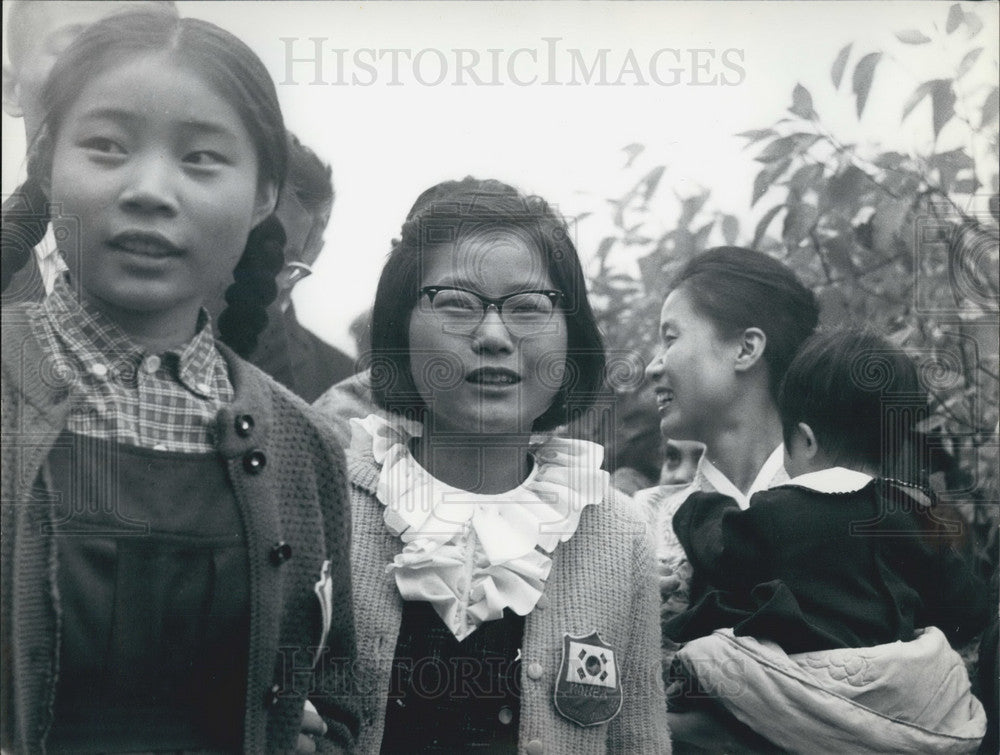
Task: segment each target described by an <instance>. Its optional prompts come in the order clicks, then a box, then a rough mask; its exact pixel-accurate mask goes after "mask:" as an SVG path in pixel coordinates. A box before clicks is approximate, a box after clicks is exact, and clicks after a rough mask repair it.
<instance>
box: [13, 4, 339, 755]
mask: <svg viewBox="0 0 1000 755" xmlns="http://www.w3.org/2000/svg"><path fill="white" fill-rule="evenodd" d="M43 103H44V107H45V118H44V121H43V125H42V127H41V131H40V134H39V137H38V140H37V142H36V144H35V145H34V147H35V152H34V157H33V159H32V160H31V161H30V164H29V172H30V176H31V178H32V180H34V181H35V182H36V185H37V186H38V187H39V188H40V190H42V191H43V193H44V197H45V200H46V205H47V206H52V207H56V208H59V212H58V214H57V216H56V217H53V218H52V225H53V227H54V230H55V235H56V239H57V240H59V242H60V245H61V249H60V251H61V253H62V254H63V256H64V257H65V259H66V260H67V262H68V265H69V273H68V274H67V275H66V276H64V277H62V278H61V279H59V280H58V281H57V283H56V285H55V288H54V290H53V291H52V293H51V294H50V295H49V296H48V297H47V298H46V299H45V301H44V302H41V303H36V304H23V305H17V306H15V307H12V308H10V309H9V310H6V311H5V315H4V322H3V335H4V338H3V363H2V366H3V372H2V394H3V407H4V411H3V445H2V451H3V459H2V461H3V467H2V470H3V472H2V496H3V497H2V500H3V509H2V517H3V519H2V550H0V556H2V564H0V566H2V584H0V586H2V591H0V596H2V606H0V607H2V615H0V632H2V637H0V641H2V647H3V653H4V655H3V664H2V687H0V689H2V696H3V697H2V703H3V704H2V730H0V731H2V744H3V748H4V750H5V751H10V752H25V753H29V752H42V751H49V752H141V751H199V752H202V751H204V752H289V751H292V750H295V749H298V750H300V751H310V752H311V751H316V750H319V751H338V750H339V749H341V748H350V746H351V745H352V743H353V739H354V736H355V734H356V730H357V718H356V716H355V714H354V712H353V706H352V704H351V699H350V696H349V694H347V693H346V690H345V689H344V683H345V681H346V678H347V676H346V668H348V667H349V665H350V663H351V661H352V656H353V647H354V640H353V621H352V611H351V599H350V583H349V579H348V543H349V518H348V512H347V511H346V502H345V499H344V467H343V456H342V453H341V452H340V451H339V449H338V447H337V445H336V443H335V441H334V440H333V438H332V436H331V435H330V434H329V432H328V431H326V430H325V429H323V428H324V425H323V424H322V423H321V422H317V421H315V418H314V415H312V414H311V411H310V410H309V409H308V407H307V406H306V405H305V404H304V403H302V402H301V401H300V400H299V399H298V398H296V397H295V396H293V395H292V394H291V393H290V392H288V391H287V390H286V389H284V388H282V387H281V386H279V385H278V384H277V383H275V382H274V381H273V380H271V379H270V378H269V377H267V376H266V375H264V374H263V373H261V372H260V371H258V370H256V369H255V368H253V367H251V366H250V365H248V364H247V363H246V362H244V361H243V360H242V359H241V358H240V357H239V356H238V355H237V354H236V353H234V351H233V350H232V349H230V348H229V347H227V346H226V345H225V344H222V343H216V342H215V340H214V338H213V336H212V329H211V323H210V318H209V316H208V315H207V314H206V312H205V311H204V309H203V302H204V301H205V300H206V299H208V298H209V297H210V296H211V295H212V293H213V292H214V291H217V290H218V289H219V288H221V287H222V286H223V285H225V282H226V281H227V280H230V279H231V276H232V277H234V278H235V280H234V282H233V283H232V285H231V286H230V288H229V292H228V295H227V300H228V301H229V305H230V307H231V308H232V310H234V311H237V310H238V311H239V315H238V316H237V317H234V318H232V321H231V322H230V324H229V325H228V326H227V325H226V324H225V323H224V327H223V332H224V340H228V341H229V342H230V343H231V344H233V346H234V347H235V348H236V349H238V350H240V351H246V350H248V349H250V348H252V342H253V338H254V336H255V333H256V332H257V331H258V330H259V328H260V327H261V325H262V324H263V320H262V317H261V316H258V315H257V314H255V313H256V312H261V313H262V311H263V307H264V306H266V304H267V302H268V301H269V299H273V297H274V294H275V286H274V275H275V274H276V273H277V271H278V270H279V269H280V267H281V245H282V243H283V241H284V238H283V234H282V232H281V229H280V226H279V225H278V224H277V222H276V221H274V219H273V217H272V212H273V210H274V205H275V201H276V197H277V196H278V192H279V190H280V187H281V185H282V182H283V180H284V175H285V170H286V163H287V152H286V136H285V128H284V124H283V121H282V117H281V111H280V108H279V106H278V101H277V96H276V92H275V88H274V84H273V82H272V81H271V79H270V77H269V75H268V73H267V70H266V69H265V67H264V66H263V64H262V63H261V61H260V60H259V59H258V58H257V56H256V55H255V54H254V53H253V52H252V51H251V50H250V49H249V48H248V47H246V45H244V44H243V43H242V42H240V41H239V40H238V39H236V38H235V37H233V36H232V35H231V34H229V33H227V32H225V31H223V30H222V29H219V28H218V27H216V26H214V25H212V24H209V23H205V22H203V21H199V20H196V19H177V18H174V17H170V16H169V15H166V14H147V13H128V14H120V15H115V16H113V17H111V18H108V19H105V20H103V21H101V22H99V23H96V24H94V25H93V26H91V27H90V28H88V29H87V30H86V31H85V32H83V33H82V34H81V35H80V36H79V37H78V38H77V39H76V40H75V41H74V42H73V44H72V45H71V46H70V47H69V48H68V49H67V50H66V51H65V52H64V53H63V55H62V56H61V57H60V59H59V61H58V63H57V64H56V67H55V69H54V70H53V73H52V75H51V76H50V77H49V80H48V84H47V85H46V89H45V91H44V95H43ZM37 222H39V221H38V218H37V217H35V218H33V217H32V216H31V214H30V213H27V212H24V213H20V214H18V213H16V212H12V213H11V214H10V215H9V216H8V215H7V214H6V213H5V216H4V226H3V229H4V236H3V243H4V257H5V261H6V260H7V259H19V258H23V257H24V254H23V253H22V252H21V251H19V250H18V249H13V250H12V251H11V253H10V254H9V255H8V244H10V245H12V246H15V247H16V245H18V244H22V243H23V244H30V243H31V235H32V234H31V233H30V232H29V231H30V228H28V226H30V224H31V223H37ZM26 228H27V229H28V230H25V229H26ZM28 248H30V246H29V247H28ZM29 504H30V505H29ZM309 701H311V702H312V703H313V705H314V706H315V707H314V708H313V707H312V706H307V702H309ZM316 711H318V713H317V712H316Z"/></svg>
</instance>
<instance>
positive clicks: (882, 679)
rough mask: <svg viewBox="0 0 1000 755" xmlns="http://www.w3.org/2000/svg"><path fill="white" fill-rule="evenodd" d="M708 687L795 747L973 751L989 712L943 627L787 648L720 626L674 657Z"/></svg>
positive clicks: (741, 715)
mask: <svg viewBox="0 0 1000 755" xmlns="http://www.w3.org/2000/svg"><path fill="white" fill-rule="evenodd" d="M674 663H675V664H679V666H680V668H681V669H683V672H684V674H685V675H687V676H689V677H690V678H692V679H695V680H697V684H698V687H699V688H700V690H701V691H702V692H703V693H705V694H707V695H711V696H712V697H714V698H716V699H717V700H718V702H719V703H720V704H721V705H722V706H723V707H724V708H725V709H726V710H728V711H729V712H730V713H732V714H733V715H734V716H735V717H736V718H737V719H739V720H740V721H743V722H744V723H747V724H750V725H751V726H752V728H753V729H754V730H755V731H756V732H757V733H759V734H760V735H762V736H763V737H765V738H766V739H768V740H770V741H771V742H773V743H774V744H775V745H777V746H779V747H781V748H782V749H785V750H788V751H791V752H809V753H826V752H829V753H842V752H857V751H859V750H863V751H866V752H886V753H889V752H892V753H898V752H935V753H968V752H975V750H976V749H977V747H978V746H979V743H980V741H981V740H982V738H983V735H984V734H985V732H986V714H985V712H984V711H983V706H982V705H981V704H980V702H979V700H977V699H976V698H975V697H974V696H973V694H972V691H971V689H970V685H969V677H968V674H967V673H966V670H965V665H964V664H963V662H962V658H961V656H959V654H958V653H956V652H955V651H954V650H953V649H952V648H951V646H950V645H949V644H948V640H947V639H946V638H945V636H944V634H943V633H942V632H941V631H940V630H938V629H936V628H935V627H928V628H927V629H923V630H920V631H919V632H918V636H917V638H916V639H914V640H913V641H911V642H893V643H889V644H886V645H877V646H874V647H866V648H839V649H835V650H823V651H816V652H810V653H797V654H793V655H788V654H786V653H785V652H784V651H783V650H782V649H781V648H780V647H779V646H778V645H777V644H775V643H773V642H769V641H762V640H757V639H754V638H753V637H737V636H735V635H734V634H733V631H732V630H731V629H719V630H716V631H715V632H713V633H712V634H710V635H708V636H707V637H701V638H698V639H696V640H692V641H690V642H688V643H687V644H686V645H684V647H683V648H682V649H681V650H679V651H678V653H677V655H676V656H675V659H674Z"/></svg>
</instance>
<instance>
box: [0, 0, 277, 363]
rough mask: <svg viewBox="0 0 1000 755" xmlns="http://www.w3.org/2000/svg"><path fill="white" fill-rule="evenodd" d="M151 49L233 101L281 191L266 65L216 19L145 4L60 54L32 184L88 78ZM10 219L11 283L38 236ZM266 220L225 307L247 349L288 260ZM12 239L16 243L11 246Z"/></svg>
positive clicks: (48, 162)
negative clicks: (152, 8)
mask: <svg viewBox="0 0 1000 755" xmlns="http://www.w3.org/2000/svg"><path fill="white" fill-rule="evenodd" d="M150 54H167V55H169V56H170V58H171V60H172V61H173V62H174V63H175V64H176V65H177V66H180V67H183V68H186V69H188V70H191V71H193V72H194V73H195V74H197V75H198V76H200V77H202V78H204V79H205V80H206V81H207V82H208V83H209V85H210V86H212V88H213V89H214V90H215V91H216V92H217V93H218V94H219V96H221V97H224V98H225V100H226V101H227V102H228V103H229V104H230V105H232V107H233V108H234V109H235V110H236V112H237V113H238V115H239V116H240V120H241V121H242V123H243V125H244V127H245V128H246V129H247V131H248V133H249V134H250V138H251V139H252V141H253V145H254V148H255V150H256V153H257V171H258V179H259V181H260V182H261V183H262V184H264V183H272V184H274V186H275V188H276V189H277V190H279V191H280V189H281V186H282V184H283V183H284V179H285V173H286V171H287V167H288V147H287V142H286V132H285V125H284V121H283V120H282V116H281V108H280V107H279V105H278V97H277V93H276V91H275V88H274V82H273V81H272V80H271V76H270V74H269V73H268V72H267V69H266V68H265V67H264V64H263V63H262V62H261V61H260V59H259V58H258V57H257V55H256V54H255V53H254V52H253V51H252V50H251V49H250V48H249V47H247V46H246V45H245V44H244V43H243V42H241V41H240V40H239V39H237V38H236V37H235V36H233V35H232V34H230V33H229V32H227V31H224V30H223V29H220V28H219V27H217V26H215V25H214V24H210V23H208V22H207V21H201V20H198V19H194V18H176V17H175V16H173V15H171V14H168V13H150V12H146V11H141V10H140V11H136V12H128V13H120V14H116V15H113V16H109V17H107V18H105V19H102V20H101V21H97V22H95V23H94V24H92V25H91V26H89V27H88V28H87V29H86V30H85V31H83V32H82V33H81V34H80V36H79V37H77V38H76V40H74V41H73V43H72V44H71V45H70V46H69V47H68V48H67V49H66V50H65V51H64V52H63V53H62V54H61V55H60V57H59V60H58V61H57V62H56V64H55V66H54V67H53V69H52V73H51V74H50V75H49V78H48V80H47V81H46V84H45V89H44V91H43V93H42V103H43V106H44V108H45V119H44V121H43V123H42V127H41V129H40V131H39V135H38V137H37V139H36V140H35V143H34V144H33V145H32V147H31V150H30V152H31V154H30V156H29V160H28V176H29V181H28V185H32V184H34V185H35V186H40V185H42V184H44V183H45V182H46V181H45V179H47V178H48V176H50V175H51V171H52V153H53V144H54V142H55V139H56V136H57V135H58V133H59V130H60V129H61V128H62V125H63V119H64V118H65V117H66V113H67V112H69V109H70V108H71V107H72V105H73V104H74V103H75V102H76V99H77V97H79V95H80V92H81V91H83V88H84V86H85V84H86V82H87V81H89V80H91V79H93V78H94V77H95V76H97V75H99V74H101V73H102V72H104V71H106V70H108V69H111V68H114V67H116V66H120V65H122V64H123V63H125V62H127V61H129V60H132V59H135V58H137V57H139V56H144V55H150ZM165 75H169V74H165ZM8 219H9V220H10V222H11V223H12V224H14V227H13V228H12V229H11V232H10V233H6V232H5V234H4V239H3V241H4V249H3V267H4V273H3V277H4V281H3V282H4V283H5V284H6V283H7V282H8V278H9V277H10V276H12V275H13V274H14V272H16V270H17V269H19V268H20V267H21V266H23V265H24V263H25V262H27V260H28V258H29V257H30V253H31V246H27V248H26V249H25V248H24V247H23V245H24V244H26V243H27V242H29V241H30V240H31V239H32V238H33V236H34V234H31V233H24V232H20V231H19V230H18V229H17V225H18V223H19V222H20V219H19V218H18V217H17V216H14V215H11V216H10V218H8V213H6V212H5V213H4V218H3V223H4V228H5V229H6V227H7V224H8ZM45 220H46V221H47V220H48V218H45ZM35 222H36V223H37V218H36V221H35ZM264 225H265V224H263V223H262V224H261V225H260V226H258V227H257V228H255V229H254V232H251V234H250V237H249V238H248V240H247V246H246V249H245V250H244V254H243V257H242V258H241V259H240V261H239V263H238V264H237V266H236V269H237V270H242V271H243V274H242V275H239V276H237V277H236V281H235V282H234V283H233V285H232V286H231V287H230V289H229V291H227V293H226V301H227V302H228V303H229V308H230V309H234V310H236V311H234V312H232V313H229V314H227V313H223V314H224V317H220V322H219V329H220V333H221V334H222V340H223V341H225V342H227V343H230V344H232V345H234V348H235V349H236V350H237V351H239V352H241V353H244V354H246V353H248V352H246V351H245V348H246V345H247V344H255V343H256V338H257V334H258V333H259V331H260V328H262V327H263V324H266V322H267V317H266V315H264V314H263V312H264V309H265V308H266V307H267V305H268V304H270V303H271V302H272V301H273V300H274V298H275V296H276V295H277V289H276V287H275V286H274V276H275V275H277V273H278V271H280V270H281V266H282V259H281V246H282V244H283V243H284V240H283V239H282V243H281V244H277V245H275V244H274V243H272V241H273V229H272V230H271V231H269V230H268V229H267V228H265V227H264ZM279 230H280V229H279ZM42 233H43V234H44V226H43V229H42ZM39 238H40V237H39ZM8 241H10V242H12V243H13V246H12V247H11V248H10V249H8V246H7V244H8ZM35 243H37V241H36V242H35ZM32 246H33V245H32ZM8 263H9V265H8ZM8 266H10V267H11V270H10V272H8V270H7V268H8ZM234 289H235V290H234ZM258 310H259V313H260V315H259V316H258V314H257V311H258ZM223 319H225V321H226V325H225V327H223ZM258 324H259V326H258ZM251 350H252V346H251Z"/></svg>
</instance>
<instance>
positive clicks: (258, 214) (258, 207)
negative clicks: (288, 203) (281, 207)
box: [250, 181, 278, 228]
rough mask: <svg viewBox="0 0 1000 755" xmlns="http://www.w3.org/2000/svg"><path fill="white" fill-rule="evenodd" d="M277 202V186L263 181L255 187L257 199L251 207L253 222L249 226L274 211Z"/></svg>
mask: <svg viewBox="0 0 1000 755" xmlns="http://www.w3.org/2000/svg"><path fill="white" fill-rule="evenodd" d="M277 203H278V187H277V186H276V185H275V184H274V183H273V182H271V181H264V182H263V183H261V185H260V187H259V188H258V189H257V199H256V201H255V202H254V207H253V223H252V224H251V226H250V227H251V228H256V227H257V226H258V225H260V224H261V223H262V222H263V221H264V218H266V217H267V216H268V215H270V214H271V213H272V212H274V207H275V205H277Z"/></svg>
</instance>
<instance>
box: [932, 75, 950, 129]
mask: <svg viewBox="0 0 1000 755" xmlns="http://www.w3.org/2000/svg"><path fill="white" fill-rule="evenodd" d="M934 85H935V86H934V89H933V90H932V91H931V103H932V105H933V108H934V139H935V140H937V138H938V134H940V133H941V129H943V128H944V127H945V124H946V123H948V121H950V120H951V119H952V116H954V115H955V90H953V89H952V88H951V81H950V80H948V79H938V80H937V81H935V82H934Z"/></svg>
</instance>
